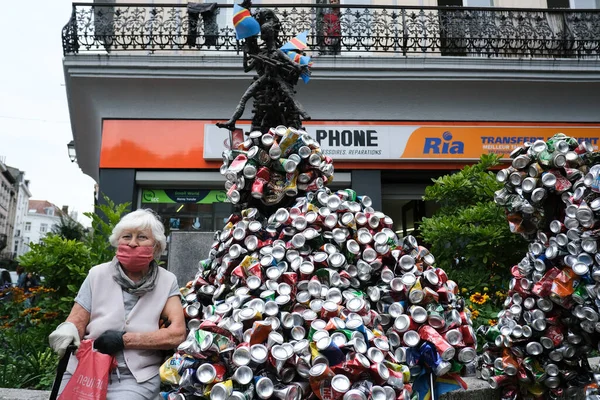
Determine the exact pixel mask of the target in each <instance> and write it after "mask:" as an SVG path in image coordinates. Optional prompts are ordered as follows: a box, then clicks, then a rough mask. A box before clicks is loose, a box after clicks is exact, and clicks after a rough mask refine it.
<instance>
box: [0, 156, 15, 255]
mask: <svg viewBox="0 0 600 400" xmlns="http://www.w3.org/2000/svg"><path fill="white" fill-rule="evenodd" d="M15 182H16V179H15V177H14V176H13V175H12V174H11V172H10V171H9V169H8V167H7V166H6V165H5V164H4V162H3V160H0V257H1V258H6V257H8V258H10V254H9V253H11V252H12V243H13V240H12V239H13V233H14V221H15V211H16V205H17V191H16V189H15Z"/></svg>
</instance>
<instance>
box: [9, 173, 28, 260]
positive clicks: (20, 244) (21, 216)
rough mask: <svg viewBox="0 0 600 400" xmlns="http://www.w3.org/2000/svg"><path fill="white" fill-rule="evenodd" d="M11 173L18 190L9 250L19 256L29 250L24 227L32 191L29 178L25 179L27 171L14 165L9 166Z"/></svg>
mask: <svg viewBox="0 0 600 400" xmlns="http://www.w3.org/2000/svg"><path fill="white" fill-rule="evenodd" d="M7 168H8V170H9V171H10V173H11V175H12V176H13V177H15V183H14V187H15V190H16V191H17V201H16V209H15V216H14V230H13V233H14V234H13V241H12V244H10V247H8V246H7V250H8V251H10V252H12V253H13V255H14V256H15V257H18V256H20V255H22V254H24V253H26V252H27V250H28V247H27V246H25V238H24V235H23V234H24V228H25V217H26V216H27V213H28V211H29V198H30V197H31V191H30V190H29V180H27V179H25V172H24V171H20V170H19V169H17V168H14V167H8V166H7Z"/></svg>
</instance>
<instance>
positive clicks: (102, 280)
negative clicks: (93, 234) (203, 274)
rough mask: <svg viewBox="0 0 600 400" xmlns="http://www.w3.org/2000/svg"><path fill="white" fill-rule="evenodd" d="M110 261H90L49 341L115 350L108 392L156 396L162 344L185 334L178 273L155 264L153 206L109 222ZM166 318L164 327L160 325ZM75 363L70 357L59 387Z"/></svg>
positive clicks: (62, 346) (158, 243) (159, 231)
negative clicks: (90, 341)
mask: <svg viewBox="0 0 600 400" xmlns="http://www.w3.org/2000/svg"><path fill="white" fill-rule="evenodd" d="M109 240H110V244H111V245H112V246H114V247H116V248H117V254H116V256H115V258H113V260H112V261H110V262H107V263H104V264H100V265H97V266H95V267H93V268H92V269H91V270H90V272H89V274H88V276H87V277H86V279H85V281H84V282H83V284H82V285H81V288H80V289H79V293H78V294H77V297H76V298H75V304H74V305H73V309H72V310H71V313H70V314H69V317H68V318H67V320H66V322H63V323H62V324H60V325H59V326H58V327H57V328H56V330H55V331H54V332H52V333H51V334H50V337H49V340H50V346H51V347H52V348H53V349H54V350H55V351H56V352H57V353H58V355H59V356H61V357H62V356H63V355H64V353H65V351H66V348H67V347H68V346H69V344H71V343H73V344H75V345H79V342H80V338H83V339H95V341H94V347H95V348H96V349H97V350H99V351H100V352H102V353H105V354H112V355H114V356H115V357H116V360H117V362H118V368H117V369H116V370H115V371H114V372H113V373H112V374H111V377H110V383H109V386H108V396H107V398H108V399H127V400H137V399H140V400H141V399H155V398H156V397H158V395H159V389H160V377H159V375H158V372H159V367H160V364H161V362H162V357H161V354H160V350H168V349H172V348H174V347H176V346H177V345H178V344H179V343H181V342H182V341H183V340H184V339H185V320H184V316H183V310H182V307H181V302H180V297H179V288H178V285H177V279H176V278H175V275H173V274H172V273H171V272H168V271H166V270H165V269H164V268H161V267H159V266H158V264H157V263H156V261H154V260H155V258H158V257H159V256H160V254H161V253H162V252H163V250H164V249H165V246H166V238H165V233H164V228H163V225H162V223H161V222H160V221H159V220H158V219H157V217H156V216H155V214H154V213H153V212H152V211H151V210H136V211H134V212H132V213H130V214H127V215H126V216H125V217H123V219H121V221H120V222H119V223H118V224H117V225H116V226H115V228H114V229H113V232H112V235H111V236H110V239H109ZM161 319H166V320H168V321H169V322H170V324H168V327H162V328H159V321H160V320H161ZM76 366H77V359H76V358H75V356H71V359H70V361H69V365H68V367H67V372H66V373H65V375H64V377H63V381H62V385H61V389H60V391H61V392H62V390H63V389H64V387H65V386H66V384H67V382H68V381H69V379H70V378H71V376H72V374H73V372H74V371H75V368H76Z"/></svg>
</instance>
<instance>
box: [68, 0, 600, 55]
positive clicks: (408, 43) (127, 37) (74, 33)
mask: <svg viewBox="0 0 600 400" xmlns="http://www.w3.org/2000/svg"><path fill="white" fill-rule="evenodd" d="M263 7H266V6H265V5H263ZM268 7H269V8H271V9H273V10H274V11H275V12H276V14H277V15H278V17H279V19H280V20H281V25H282V29H281V34H280V39H281V40H282V42H283V41H285V40H287V39H289V38H291V37H294V36H295V35H296V34H298V33H299V32H303V31H306V30H308V31H309V34H308V52H309V53H312V55H316V54H332V55H345V54H348V53H353V52H370V53H373V54H377V53H388V54H397V55H409V54H415V55H417V54H421V55H424V54H428V53H435V54H441V55H449V56H467V55H469V56H484V57H576V58H598V56H600V11H598V10H570V9H560V10H559V9H552V10H549V9H507V8H472V7H469V8H467V7H408V6H377V5H372V6H357V5H341V6H337V5H315V4H294V5H281V4H272V5H268ZM207 9H208V10H207V11H206V10H205V11H204V12H194V11H197V10H188V8H187V6H186V5H185V4H184V5H173V4H152V5H151V4H147V5H144V4H114V3H111V4H99V3H96V4H89V3H74V4H73V12H72V15H71V18H70V20H69V22H68V23H67V24H66V25H65V27H64V28H63V32H62V39H63V51H64V54H77V53H83V52H115V51H127V52H135V51H145V52H147V53H155V52H164V51H185V50H187V51H222V52H223V51H225V52H227V51H229V52H237V51H239V42H237V41H236V38H235V32H234V29H233V24H232V22H231V19H232V18H231V16H232V15H231V14H232V6H231V5H216V7H215V8H214V10H210V7H207ZM257 9H258V8H257V7H254V8H253V11H256V10H257Z"/></svg>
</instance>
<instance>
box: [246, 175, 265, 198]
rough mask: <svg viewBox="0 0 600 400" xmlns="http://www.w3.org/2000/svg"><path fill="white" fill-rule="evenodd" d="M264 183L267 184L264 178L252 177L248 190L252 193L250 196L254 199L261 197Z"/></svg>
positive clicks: (263, 191)
mask: <svg viewBox="0 0 600 400" xmlns="http://www.w3.org/2000/svg"><path fill="white" fill-rule="evenodd" d="M266 184H267V181H265V180H264V179H261V178H256V179H254V182H252V189H251V191H250V193H251V194H252V197H254V198H255V199H262V197H263V194H264V193H265V185H266Z"/></svg>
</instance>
